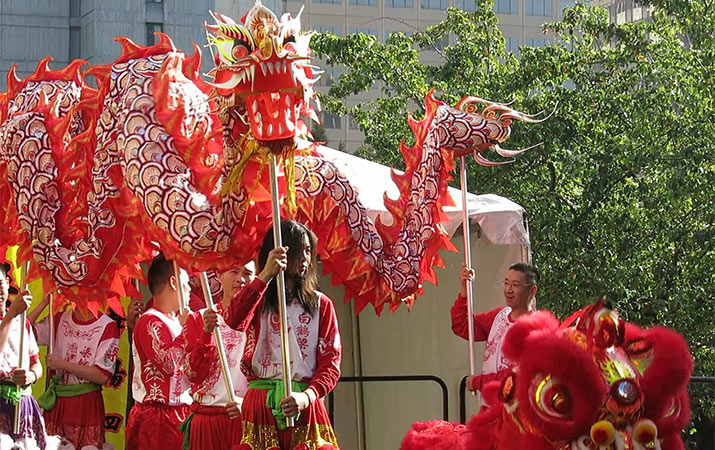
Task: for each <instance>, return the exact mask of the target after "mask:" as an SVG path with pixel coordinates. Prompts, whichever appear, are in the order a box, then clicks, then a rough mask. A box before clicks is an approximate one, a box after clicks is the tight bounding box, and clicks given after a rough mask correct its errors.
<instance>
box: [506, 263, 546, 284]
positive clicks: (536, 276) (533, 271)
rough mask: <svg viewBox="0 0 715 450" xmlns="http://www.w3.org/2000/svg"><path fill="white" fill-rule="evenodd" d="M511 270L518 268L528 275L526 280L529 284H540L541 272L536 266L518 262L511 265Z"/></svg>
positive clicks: (518, 270)
mask: <svg viewBox="0 0 715 450" xmlns="http://www.w3.org/2000/svg"><path fill="white" fill-rule="evenodd" d="M509 270H516V271H517V272H521V273H523V274H524V275H526V282H527V283H529V286H538V285H539V281H540V280H541V272H539V269H538V268H537V267H536V266H533V265H531V264H527V263H516V264H512V265H511V266H509Z"/></svg>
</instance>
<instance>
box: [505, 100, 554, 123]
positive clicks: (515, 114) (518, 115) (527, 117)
mask: <svg viewBox="0 0 715 450" xmlns="http://www.w3.org/2000/svg"><path fill="white" fill-rule="evenodd" d="M558 107H559V104H558V102H557V103H556V105H554V109H553V110H552V111H551V112H550V113H549V115H548V116H546V117H544V118H541V119H537V118H536V117H537V116H540V115H541V114H543V113H544V111H539V112H538V113H536V114H524V113H522V112H519V111H515V110H510V111H509V112H507V113H506V114H502V115H501V116H499V118H500V119H517V120H521V121H524V122H528V123H541V122H544V121H546V120H548V119H550V118H551V116H553V115H554V113H555V112H556V109H557V108H558Z"/></svg>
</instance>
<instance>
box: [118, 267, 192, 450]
mask: <svg viewBox="0 0 715 450" xmlns="http://www.w3.org/2000/svg"><path fill="white" fill-rule="evenodd" d="M147 278H148V281H149V290H150V291H151V293H152V295H153V300H154V303H153V306H152V307H151V308H149V309H148V310H146V311H145V312H144V313H143V314H142V315H141V316H140V317H139V319H138V320H137V322H136V325H135V326H134V333H133V336H132V338H133V341H134V347H133V349H132V358H133V359H134V374H133V377H132V392H133V395H134V400H135V402H136V403H135V404H134V407H133V408H132V410H131V412H130V414H129V420H128V421H127V429H126V441H127V447H126V448H127V450H147V449H154V448H156V449H159V448H161V449H166V450H179V449H181V448H182V446H183V441H184V435H183V434H182V433H181V432H180V431H179V425H181V423H182V422H184V421H185V420H186V418H187V417H188V415H189V412H190V406H189V405H191V395H190V394H189V380H188V379H187V378H186V375H185V374H184V370H183V367H182V365H183V361H184V342H183V338H184V336H183V335H182V334H181V328H182V324H183V323H184V322H185V321H186V319H187V317H188V309H187V310H186V312H185V313H184V315H181V316H180V315H178V314H177V310H178V309H179V301H178V295H177V294H178V292H177V291H178V290H179V289H182V290H183V292H184V294H185V296H186V297H188V295H189V276H188V275H187V274H186V272H184V271H183V270H182V271H180V276H179V278H180V279H177V277H176V276H175V275H174V266H173V263H172V261H170V260H167V259H166V258H164V256H163V255H159V256H157V257H156V258H154V260H153V261H152V263H151V265H150V266H149V273H148V276H147Z"/></svg>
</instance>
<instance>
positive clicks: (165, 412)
mask: <svg viewBox="0 0 715 450" xmlns="http://www.w3.org/2000/svg"><path fill="white" fill-rule="evenodd" d="M190 412H191V407H190V406H189V405H181V406H168V405H164V404H160V403H151V404H146V403H135V404H134V406H133V407H132V411H131V412H130V413H129V420H128V421H127V429H126V439H127V450H155V449H162V450H182V448H183V445H184V434H183V433H182V432H181V431H179V425H181V424H182V423H183V422H184V420H186V417H188V415H189V413H190Z"/></svg>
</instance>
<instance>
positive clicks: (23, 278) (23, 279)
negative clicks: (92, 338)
mask: <svg viewBox="0 0 715 450" xmlns="http://www.w3.org/2000/svg"><path fill="white" fill-rule="evenodd" d="M29 271H30V261H27V262H26V263H25V264H23V266H22V269H21V271H20V293H23V292H25V290H26V289H27V273H28V272H29ZM15 301H24V299H23V300H20V299H15ZM26 321H27V312H26V311H23V312H22V314H20V341H19V343H18V346H17V347H18V348H17V354H18V358H17V359H18V361H17V368H18V369H22V365H23V357H22V356H23V353H24V350H25V348H24V347H25V322H26ZM50 334H52V333H50ZM17 389H18V390H20V389H22V386H19V385H18V386H17ZM21 403H22V402H21V401H19V400H18V402H17V403H15V420H14V422H13V427H12V430H13V433H14V434H16V435H18V434H20V431H21V430H20V428H21V426H22V420H21V417H20V404H21Z"/></svg>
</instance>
